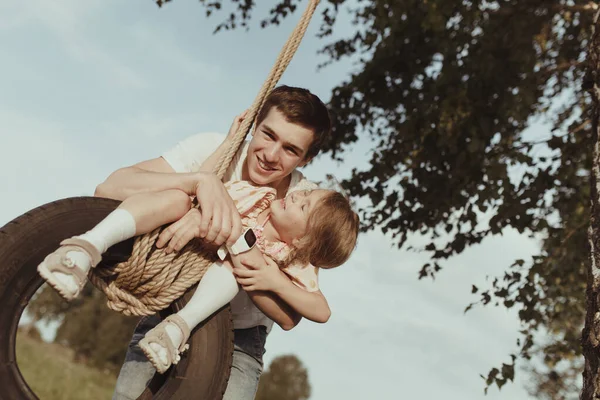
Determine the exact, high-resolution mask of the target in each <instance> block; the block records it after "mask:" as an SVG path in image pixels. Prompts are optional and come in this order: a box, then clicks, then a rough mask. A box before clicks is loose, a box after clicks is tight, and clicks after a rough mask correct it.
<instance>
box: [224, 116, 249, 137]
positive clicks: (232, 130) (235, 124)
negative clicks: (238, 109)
mask: <svg viewBox="0 0 600 400" xmlns="http://www.w3.org/2000/svg"><path fill="white" fill-rule="evenodd" d="M247 115H248V110H245V111H244V112H242V113H241V114H240V115H236V116H235V118H234V119H233V122H232V123H231V127H230V128H229V132H228V133H227V139H233V136H235V133H236V132H237V131H238V129H239V127H240V125H241V124H242V122H244V119H246V116H247Z"/></svg>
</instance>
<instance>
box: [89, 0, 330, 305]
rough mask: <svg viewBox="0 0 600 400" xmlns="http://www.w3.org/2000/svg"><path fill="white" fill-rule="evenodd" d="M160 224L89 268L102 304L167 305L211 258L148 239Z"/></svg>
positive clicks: (288, 49)
mask: <svg viewBox="0 0 600 400" xmlns="http://www.w3.org/2000/svg"><path fill="white" fill-rule="evenodd" d="M318 4H319V0H309V4H308V6H307V8H306V10H305V11H304V13H303V14H302V17H301V18H300V21H299V22H298V24H297V25H296V28H295V29H294V30H293V31H292V33H291V34H290V37H289V38H288V40H287V41H286V43H285V45H284V46H283V48H282V50H281V52H280V53H279V55H278V57H277V59H276V61H275V64H274V65H273V68H272V69H271V71H270V73H269V75H268V76H267V79H266V80H265V82H264V83H263V85H262V87H261V89H260V91H259V92H258V94H257V96H256V98H255V99H254V102H253V103H252V106H251V107H250V109H249V111H248V115H247V117H246V118H245V119H244V121H243V122H242V123H241V124H240V127H239V128H238V130H237V132H236V133H235V135H234V137H233V139H232V142H231V146H230V148H229V149H228V150H227V152H226V153H225V154H223V156H221V158H220V159H219V161H218V163H217V166H216V167H215V169H214V170H213V172H214V173H215V174H216V175H217V176H218V177H219V179H223V176H224V175H225V172H226V171H227V168H228V167H229V165H230V164H231V160H232V159H233V157H234V155H235V154H236V153H237V151H238V149H239V147H240V146H241V144H242V142H243V141H244V139H245V138H246V135H247V134H248V132H249V131H250V129H251V127H252V125H253V124H254V122H255V120H256V117H257V115H258V112H259V111H260V109H261V107H262V106H263V104H264V102H265V99H266V98H267V95H268V93H270V92H271V91H272V90H273V88H274V87H275V85H276V84H277V82H278V81H279V79H280V78H281V75H283V72H284V71H285V69H286V68H287V66H288V65H289V63H290V61H291V59H292V57H293V56H294V54H295V53H296V50H297V49H298V46H299V45H300V42H301V41H302V38H303V37H304V33H305V32H306V29H307V27H308V24H309V23H310V20H311V18H312V15H313V14H314V12H315V9H316V7H317V5H318ZM160 231H161V228H158V229H155V230H154V231H152V232H151V233H148V234H146V235H143V236H138V237H137V238H136V239H135V242H134V246H133V252H132V254H131V257H130V258H129V260H127V261H125V262H121V263H118V264H116V265H114V266H111V267H103V268H95V269H93V270H92V273H91V274H90V280H91V281H92V283H93V284H94V285H95V286H96V287H98V288H99V289H101V290H102V291H103V292H104V293H105V294H106V297H107V299H108V307H109V308H111V309H113V310H115V311H118V312H121V313H123V314H125V315H137V316H142V315H151V314H154V313H155V312H157V311H160V310H162V309H165V308H167V307H168V306H169V305H170V304H171V303H172V302H173V301H175V300H176V299H178V298H179V297H181V296H182V295H183V294H184V293H185V291H186V290H187V289H188V288H190V287H191V286H193V285H194V284H196V283H198V281H200V279H201V278H202V276H203V275H204V271H205V270H206V268H208V266H209V265H210V264H212V263H213V262H214V261H215V260H216V256H215V249H214V247H208V246H204V245H203V244H202V243H201V242H200V241H198V240H194V241H192V242H190V243H188V245H187V246H185V247H184V248H183V249H182V250H181V251H180V252H179V253H171V254H167V253H165V252H164V250H163V249H157V248H156V247H155V246H154V244H155V243H156V240H157V238H158V235H159V234H160Z"/></svg>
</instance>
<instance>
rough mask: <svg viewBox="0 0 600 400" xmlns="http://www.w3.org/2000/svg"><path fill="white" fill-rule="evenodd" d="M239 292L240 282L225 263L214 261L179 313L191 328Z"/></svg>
mask: <svg viewBox="0 0 600 400" xmlns="http://www.w3.org/2000/svg"><path fill="white" fill-rule="evenodd" d="M238 292H239V286H238V283H237V282H236V280H235V277H234V276H233V272H231V271H229V270H228V269H227V268H225V267H224V266H223V264H221V263H219V262H216V263H213V264H212V265H211V266H210V267H208V269H207V270H206V272H205V273H204V276H203V277H202V280H200V283H199V284H198V287H197V288H196V291H195V292H194V294H193V295H192V298H191V299H190V301H189V302H188V303H187V304H186V305H185V306H184V307H183V308H182V309H181V310H180V311H179V312H178V313H177V314H178V315H179V316H180V317H181V318H183V320H184V321H185V322H186V323H187V324H188V326H189V327H190V330H191V329H194V327H196V325H198V324H199V323H200V322H202V321H204V320H205V319H206V318H208V317H209V316H210V315H211V314H212V313H214V312H215V311H217V310H218V309H219V308H221V307H223V306H224V305H225V304H227V303H229V302H230V301H231V300H232V299H233V298H234V297H235V295H236V294H237V293H238Z"/></svg>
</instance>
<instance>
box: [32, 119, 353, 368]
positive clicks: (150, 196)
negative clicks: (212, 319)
mask: <svg viewBox="0 0 600 400" xmlns="http://www.w3.org/2000/svg"><path fill="white" fill-rule="evenodd" d="M242 118H243V117H242ZM232 130H233V131H235V130H234V126H232ZM230 133H231V131H230ZM226 142H227V141H226ZM226 142H224V144H223V145H222V146H221V147H220V148H219V150H218V151H217V152H215V154H213V155H212V156H211V157H210V158H209V159H208V160H207V161H206V163H205V165H203V166H202V169H203V170H212V166H213V165H214V163H215V162H216V160H218V158H219V157H220V155H221V153H222V152H223V151H224V150H223V149H226V148H227V145H226V144H227V143H226ZM227 188H228V191H229V193H230V195H231V196H232V198H233V199H234V201H235V202H236V203H237V204H236V205H237V207H238V210H239V211H240V214H242V216H243V218H242V222H243V224H244V227H245V228H252V229H253V231H254V233H255V235H256V237H257V244H256V247H257V248H253V249H251V250H250V251H248V252H247V253H245V254H244V255H243V257H257V256H258V257H262V254H261V252H262V253H264V254H266V255H268V256H270V257H271V258H273V259H274V260H275V261H276V262H277V263H278V265H279V266H280V267H281V270H282V271H283V272H284V273H285V276H287V277H288V278H289V279H291V281H292V282H293V283H294V284H295V285H292V287H291V288H290V287H288V289H287V290H290V291H294V295H293V296H291V298H290V299H288V304H289V305H290V306H291V307H292V308H293V309H295V310H296V311H297V312H298V313H299V314H300V315H301V316H303V317H305V318H308V319H311V320H313V321H317V322H325V321H326V319H327V317H323V312H322V311H323V309H327V310H328V307H327V304H326V301H325V300H324V298H323V296H322V295H321V294H320V292H319V293H318V292H316V291H317V290H318V289H317V288H316V269H315V268H314V267H312V266H311V265H308V263H309V262H310V263H312V264H313V265H317V266H319V267H321V268H333V267H336V266H339V265H341V264H343V263H344V262H345V261H346V260H347V259H348V257H349V256H350V253H351V252H352V250H353V249H354V247H355V244H356V238H357V234H358V216H357V215H356V214H355V213H354V212H353V211H352V209H351V207H350V205H349V203H348V201H347V200H346V199H345V198H344V196H342V195H341V194H339V193H337V192H334V191H328V190H313V191H297V192H292V193H290V194H288V196H287V197H286V198H285V199H282V200H278V201H274V199H275V190H274V189H272V188H269V187H254V186H252V185H251V184H249V183H247V182H243V181H238V182H231V183H229V184H227ZM190 205H191V201H190V198H189V196H188V195H187V194H186V193H184V192H182V191H179V190H167V191H163V192H157V193H144V194H139V195H135V196H132V197H130V198H128V199H126V200H125V201H124V202H123V203H122V204H121V205H120V206H119V208H117V209H116V210H115V211H113V212H112V213H111V214H110V215H109V216H107V217H106V218H105V219H104V220H103V221H101V222H100V224H98V225H97V226H96V227H95V228H93V229H92V230H91V231H89V232H87V233H85V234H83V235H81V236H76V237H73V238H71V239H67V240H65V241H63V242H62V243H61V247H60V248H59V249H58V250H56V251H55V252H54V253H52V254H50V255H49V256H47V257H46V259H45V260H44V261H43V262H42V263H41V264H40V265H39V266H38V271H39V272H40V275H41V276H42V277H43V278H44V279H45V280H46V281H47V282H48V283H49V284H50V285H51V286H52V287H54V288H55V289H56V290H58V292H59V293H60V294H61V295H62V296H63V297H64V298H65V299H67V300H71V299H73V298H75V297H76V296H77V295H78V294H79V292H80V290H81V288H82V287H83V285H84V284H85V282H86V276H87V273H88V272H89V270H90V268H92V267H95V266H96V265H97V264H98V263H99V262H100V260H101V255H102V253H104V252H105V251H106V250H107V249H108V248H109V247H110V246H112V245H114V244H116V243H118V242H120V241H123V240H126V239H128V238H130V237H133V236H137V235H141V234H144V233H147V232H150V231H152V230H153V229H155V228H156V227H158V226H162V225H164V224H166V223H169V222H172V221H176V220H178V219H180V218H181V217H182V216H183V215H185V214H186V213H187V212H188V211H189V210H190ZM231 261H232V262H233V264H234V265H235V266H236V267H241V266H242V264H241V260H240V256H232V257H231ZM280 275H281V276H283V275H282V274H280ZM240 282H241V283H242V284H244V283H247V284H248V285H251V284H252V282H253V281H252V271H248V272H247V273H242V277H240ZM244 286H247V285H244ZM246 289H247V290H251V288H248V287H246ZM294 289H295V290H294ZM238 290H239V286H238V284H237V282H236V280H235V278H234V277H233V275H232V274H231V269H230V268H228V267H227V266H226V265H223V264H213V265H212V266H210V267H209V268H208V269H207V271H206V272H205V275H204V277H203V279H202V280H201V281H200V283H199V285H198V288H197V289H196V291H195V293H194V295H193V296H192V298H191V299H190V301H189V302H188V304H187V305H186V306H185V307H184V308H183V309H182V310H180V311H179V312H178V313H177V314H174V315H171V316H169V317H167V318H166V319H165V320H164V321H163V322H161V323H160V324H159V325H158V326H156V327H155V328H154V329H153V330H151V331H150V332H148V333H147V335H146V337H145V338H144V339H142V341H140V347H141V348H142V350H143V351H144V353H145V354H146V355H147V356H148V359H149V360H150V361H151V362H152V363H153V364H154V366H155V367H156V369H157V371H158V372H160V373H163V372H165V371H166V370H167V369H168V368H169V367H170V365H171V364H173V363H177V361H178V360H179V353H180V352H182V351H183V350H184V349H185V348H186V346H185V345H186V342H187V340H188V338H189V334H190V331H191V330H192V329H193V328H194V327H195V326H196V325H198V324H199V323H200V322H202V321H203V320H204V319H206V318H207V317H209V316H210V315H211V314H212V313H214V312H215V311H216V310H218V309H219V308H221V307H222V306H223V305H225V304H227V303H228V302H229V301H231V299H233V297H234V296H235V295H236V294H237V292H238ZM265 290H266V289H265Z"/></svg>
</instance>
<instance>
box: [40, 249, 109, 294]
mask: <svg viewBox="0 0 600 400" xmlns="http://www.w3.org/2000/svg"><path fill="white" fill-rule="evenodd" d="M71 251H79V252H82V253H85V254H87V255H88V256H89V257H90V260H91V266H92V267H95V266H96V265H98V263H100V260H102V255H101V254H100V252H99V251H98V250H97V249H96V248H95V247H94V246H92V245H91V243H89V242H87V241H85V240H83V239H78V238H70V239H65V240H63V241H62V242H60V247H59V248H58V249H57V250H56V251H54V252H53V253H50V254H49V255H47V256H46V258H45V259H44V261H42V263H41V264H40V265H38V267H37V270H38V272H39V274H40V276H41V277H42V278H44V280H45V281H46V282H47V283H48V284H49V285H50V286H52V287H53V288H54V289H56V291H57V292H58V293H59V294H60V295H61V297H62V298H63V299H65V300H67V301H71V300H73V299H74V298H76V297H77V296H78V295H79V293H80V292H81V289H83V287H84V286H85V283H86V282H87V273H85V272H83V270H82V269H81V268H79V267H77V265H76V264H75V263H73V261H71V260H70V259H69V258H67V253H69V252H71ZM56 272H60V273H63V274H65V275H70V276H72V277H73V279H75V283H76V284H77V290H75V293H73V292H71V291H70V290H69V288H68V287H67V286H66V285H65V284H64V283H63V282H61V281H60V280H59V279H57V277H56Z"/></svg>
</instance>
